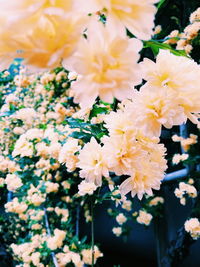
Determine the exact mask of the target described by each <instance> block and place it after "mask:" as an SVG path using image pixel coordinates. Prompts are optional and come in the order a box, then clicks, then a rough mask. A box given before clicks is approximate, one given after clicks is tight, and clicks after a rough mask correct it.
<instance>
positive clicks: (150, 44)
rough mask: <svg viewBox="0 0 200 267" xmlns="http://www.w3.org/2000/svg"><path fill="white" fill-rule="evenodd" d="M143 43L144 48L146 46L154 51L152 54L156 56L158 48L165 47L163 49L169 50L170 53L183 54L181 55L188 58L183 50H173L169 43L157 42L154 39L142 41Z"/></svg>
mask: <svg viewBox="0 0 200 267" xmlns="http://www.w3.org/2000/svg"><path fill="white" fill-rule="evenodd" d="M143 43H144V48H147V47H149V48H151V50H152V51H153V53H154V56H157V54H158V53H159V50H160V49H165V50H169V51H170V52H171V53H172V54H174V55H176V56H183V57H188V58H190V57H189V56H188V55H187V54H186V52H185V50H175V49H173V48H172V47H171V46H170V45H169V44H164V43H159V42H158V41H155V40H150V41H143Z"/></svg>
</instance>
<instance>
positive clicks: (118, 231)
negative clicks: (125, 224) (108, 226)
mask: <svg viewBox="0 0 200 267" xmlns="http://www.w3.org/2000/svg"><path fill="white" fill-rule="evenodd" d="M112 232H113V234H114V235H116V236H120V235H121V234H122V228H121V227H113V229H112Z"/></svg>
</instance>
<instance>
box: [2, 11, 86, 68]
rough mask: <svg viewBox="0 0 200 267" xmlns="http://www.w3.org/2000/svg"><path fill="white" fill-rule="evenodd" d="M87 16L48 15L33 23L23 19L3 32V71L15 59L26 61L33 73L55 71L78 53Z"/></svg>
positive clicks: (3, 26) (70, 14) (3, 29)
mask: <svg viewBox="0 0 200 267" xmlns="http://www.w3.org/2000/svg"><path fill="white" fill-rule="evenodd" d="M86 21H87V17H85V18H84V17H83V16H81V15H80V14H78V13H77V14H72V13H67V14H65V15H64V16H56V15H45V16H40V17H38V19H37V20H34V21H31V19H30V18H29V17H28V18H20V19H18V20H16V21H14V22H13V23H9V26H7V27H6V26H5V25H2V29H1V30H0V50H1V51H2V52H0V59H1V65H0V66H1V69H3V68H5V67H8V64H9V63H10V62H11V60H12V59H13V58H14V57H22V58H24V63H25V64H26V65H27V66H29V67H31V68H32V70H45V69H52V68H54V67H57V66H59V65H60V63H61V61H62V59H63V58H67V57H68V56H70V55H71V54H72V52H73V51H74V50H75V48H76V45H77V42H78V41H79V39H80V37H81V33H82V32H83V30H84V29H85V23H86Z"/></svg>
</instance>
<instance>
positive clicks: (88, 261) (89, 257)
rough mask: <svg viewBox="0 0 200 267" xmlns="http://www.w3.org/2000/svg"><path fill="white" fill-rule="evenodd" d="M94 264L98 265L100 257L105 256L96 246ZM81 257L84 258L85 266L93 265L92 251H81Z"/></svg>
mask: <svg viewBox="0 0 200 267" xmlns="http://www.w3.org/2000/svg"><path fill="white" fill-rule="evenodd" d="M93 253H94V264H95V263H96V261H97V259H98V258H99V257H102V256H103V253H101V251H100V250H99V248H98V247H97V246H94V252H93ZM81 255H82V256H83V262H84V263H85V264H89V265H91V264H92V249H83V250H82V251H81Z"/></svg>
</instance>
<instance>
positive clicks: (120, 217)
mask: <svg viewBox="0 0 200 267" xmlns="http://www.w3.org/2000/svg"><path fill="white" fill-rule="evenodd" d="M116 221H117V222H118V223H119V224H120V225H122V224H124V223H125V222H126V221H127V218H126V216H124V214H123V213H119V214H118V215H117V217H116Z"/></svg>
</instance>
